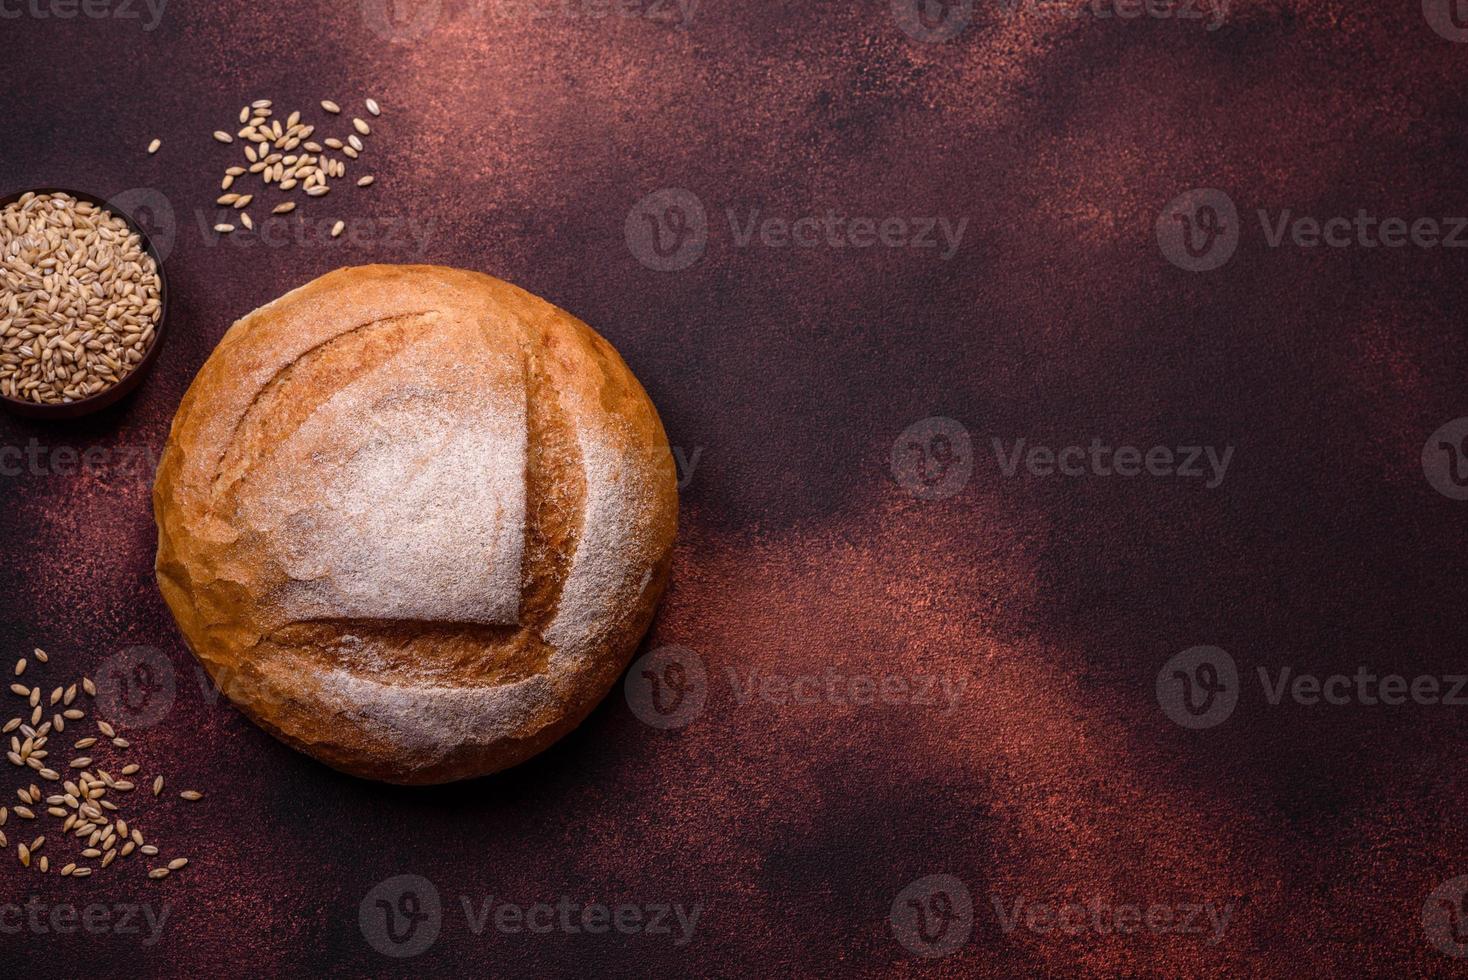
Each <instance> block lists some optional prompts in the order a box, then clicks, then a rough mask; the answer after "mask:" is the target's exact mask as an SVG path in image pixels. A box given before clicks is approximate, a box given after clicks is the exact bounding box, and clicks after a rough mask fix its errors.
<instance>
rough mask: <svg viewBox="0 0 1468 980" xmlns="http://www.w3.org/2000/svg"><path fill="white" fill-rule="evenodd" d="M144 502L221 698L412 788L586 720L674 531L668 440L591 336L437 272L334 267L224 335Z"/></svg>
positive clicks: (332, 761) (185, 619)
mask: <svg viewBox="0 0 1468 980" xmlns="http://www.w3.org/2000/svg"><path fill="white" fill-rule="evenodd" d="M153 500H154V512H155V516H156V518H157V522H158V530H159V543H158V560H157V572H158V581H159V585H160V587H161V589H162V592H163V595H164V598H165V599H166V600H167V602H168V605H169V608H170V609H171V610H172V611H173V614H174V616H175V618H176V619H177V621H178V624H179V627H180V629H181V630H182V632H183V635H184V637H185V639H186V640H187V642H188V644H189V647H190V648H191V649H192V650H193V652H194V654H195V655H196V656H197V657H198V658H199V660H200V662H202V663H203V665H204V667H205V668H206V669H207V670H208V671H209V674H210V676H211V677H212V678H213V679H214V681H215V683H216V684H218V685H219V687H220V688H221V690H223V691H224V692H225V694H226V695H227V696H229V698H230V699H231V700H232V701H233V702H234V703H235V704H236V705H237V706H238V707H239V708H240V709H241V710H242V711H244V712H245V713H246V714H247V715H248V716H249V717H250V718H252V719H253V720H254V721H255V722H257V723H258V724H259V725H261V726H262V727H264V728H265V729H266V730H268V731H270V732H271V733H272V734H274V735H276V736H277V737H278V738H280V739H281V740H283V741H285V742H287V743H288V744H290V745H293V746H295V747H296V748H299V749H301V750H302V751H305V752H307V753H309V754H311V755H313V756H315V757H316V758H318V759H320V760H321V761H323V762H325V763H327V764H328V765H331V766H333V767H335V768H337V769H340V770H343V771H345V772H349V773H353V774H355V775H359V776H363V777H367V778H372V779H381V780H386V781H389V782H396V783H406V784H426V783H441V782H448V781H452V780H456V779H463V778H467V777H472V776H477V775H483V774H487V773H491V772H496V771H498V770H500V769H504V768H506V767H508V766H512V765H515V764H516V763H518V762H521V761H523V760H525V759H527V758H529V757H530V756H532V755H534V754H536V753H537V752H540V751H541V750H542V749H544V748H546V747H547V746H549V745H550V744H551V743H553V742H554V741H556V740H557V739H559V738H560V737H561V736H562V735H564V734H566V733H567V732H569V731H570V730H571V729H572V728H574V727H575V726H576V725H577V724H578V723H580V721H581V720H582V719H583V718H584V717H585V716H586V715H587V714H588V713H589V712H590V711H591V709H592V708H593V707H595V705H596V704H597V703H598V702H599V701H600V700H601V699H602V698H603V697H604V696H605V695H606V693H607V691H608V690H609V689H610V687H611V685H612V684H613V683H614V682H615V681H616V678H617V677H618V675H619V674H620V673H621V672H622V671H623V670H624V669H625V668H626V665H627V661H628V660H629V659H630V656H631V654H632V652H633V649H634V648H635V646H636V644H637V642H638V640H639V639H640V638H641V636H642V634H643V633H644V632H645V631H646V629H647V626H648V624H649V622H650V621H651V619H652V615H653V611H654V608H655V606H656V604H657V601H658V599H659V597H660V596H661V594H662V591H663V587H664V585H665V584H666V580H667V574H668V567H669V562H670V555H671V551H672V543H673V536H674V532H675V529H676V524H677V492H676V480H675V475H674V469H673V462H672V458H671V455H670V453H669V451H668V444H667V437H666V435H665V434H664V432H663V427H662V423H661V421H660V420H659V419H658V415H657V412H656V410H655V409H654V408H653V405H652V403H651V401H650V400H649V399H648V397H647V394H646V393H645V392H644V391H643V389H642V386H641V385H640V384H639V383H638V381H637V379H636V378H635V377H634V376H633V375H632V373H631V371H630V370H628V368H627V366H626V364H625V363H623V361H622V359H621V357H619V356H618V354H617V352H616V351H615V350H613V349H612V347H611V345H609V344H608V343H607V342H606V341H605V340H603V339H602V338H601V337H600V336H598V335H597V334H596V333H595V332H594V331H592V330H591V329H590V328H589V327H587V326H586V325H585V324H583V323H581V322H580V321H579V320H576V319H575V318H574V317H572V316H570V315H569V314H567V313H565V312H564V311H562V310H559V309H557V308H556V307H554V306H552V305H550V304H549V303H546V302H545V301H544V300H541V299H538V298H537V297H535V296H532V295H530V294H529V293H526V292H525V291H523V290H521V289H518V288H516V287H515V286H512V285H510V284H508V283H505V282H501V281H500V280H497V279H493V278H491V277H489V276H484V275H480V274H477V273H471V272H463V271H458V270H453V269H445V268H440V267H434V266H366V267H361V268H352V269H341V270H338V271H336V272H333V273H331V274H329V275H326V276H323V277H322V278H320V279H317V280H316V281H315V282H312V283H309V284H307V285H306V286H303V287H302V288H300V289H298V290H295V291H294V292H292V293H290V294H288V295H286V296H284V297H282V298H281V299H279V300H276V301H275V302H273V303H271V304H269V305H267V306H265V307H262V308H261V309H259V310H256V311H255V312H254V313H252V314H250V315H249V316H247V317H245V318H244V319H242V320H240V321H239V322H238V323H236V324H235V325H234V326H233V327H232V328H231V329H230V330H229V332H228V333H227V334H226V335H225V337H224V339H223V340H222V341H221V342H220V344H219V346H218V348H217V349H216V350H215V351H214V353H213V354H212V355H211V356H210V358H209V360H208V361H207V362H206V363H205V365H204V367H203V368H202V369H201V370H200V372H199V375H198V377H197V378H195V380H194V383H193V385H192V386H191V387H190V388H189V391H188V393H187V394H186V395H185V397H184V399H183V402H182V404H181V405H180V407H179V410H178V413H177V415H176V416H175V418H174V421H173V428H172V431H171V433H170V436H169V440H168V445H167V447H166V449H165V451H164V454H163V458H162V461H161V463H160V466H159V470H158V477H157V481H156V484H155V486H154V492H153Z"/></svg>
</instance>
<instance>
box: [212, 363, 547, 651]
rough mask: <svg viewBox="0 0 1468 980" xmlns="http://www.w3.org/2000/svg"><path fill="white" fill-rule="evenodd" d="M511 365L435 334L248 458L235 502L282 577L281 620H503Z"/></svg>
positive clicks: (506, 619)
mask: <svg viewBox="0 0 1468 980" xmlns="http://www.w3.org/2000/svg"><path fill="white" fill-rule="evenodd" d="M518 371H519V367H518V362H516V361H515V360H513V359H509V358H506V357H505V356H503V355H498V356H497V355H495V354H494V353H493V352H490V351H487V350H485V349H484V348H483V347H482V346H480V347H477V349H465V345H464V344H462V343H455V342H454V338H453V337H452V336H451V335H446V334H445V335H440V336H438V337H436V338H434V339H433V340H429V341H425V342H423V343H420V344H416V345H414V346H413V347H410V348H409V349H408V350H406V351H404V352H402V353H401V354H399V355H398V356H397V357H395V358H393V359H392V360H391V361H389V362H388V363H386V364H384V365H382V366H381V367H380V368H378V369H377V370H374V371H372V372H370V373H368V374H366V375H364V376H362V377H360V378H358V379H357V380H356V381H354V382H353V383H352V384H350V385H349V386H348V387H346V388H343V389H342V390H341V391H339V392H337V393H336V394H335V395H333V396H332V397H331V398H329V399H327V400H326V401H325V402H323V403H322V405H321V406H320V407H319V408H317V409H316V411H315V412H313V413H312V414H311V416H310V417H309V418H308V419H307V420H306V421H305V422H304V423H303V424H302V425H300V426H299V427H298V428H297V429H296V430H295V432H294V433H293V434H292V435H291V437H290V438H289V439H287V440H286V441H285V442H284V443H283V444H282V445H280V446H279V447H277V449H276V451H275V452H274V454H273V455H271V456H270V457H269V458H268V459H266V460H265V461H263V462H262V463H260V464H258V465H257V466H256V468H255V469H254V470H253V471H252V472H251V473H250V474H249V478H248V479H247V480H246V483H245V486H244V487H243V488H242V490H241V492H240V497H239V499H240V511H239V512H240V515H241V517H243V518H244V519H245V520H246V521H247V522H248V523H249V524H250V525H251V526H253V527H255V528H257V529H258V530H259V531H260V532H261V533H262V536H263V538H264V540H265V542H266V543H267V547H268V549H269V552H270V556H271V557H272V558H274V559H275V560H277V561H279V562H280V564H281V566H282V568H283V569H284V571H285V573H286V576H287V577H288V581H287V582H286V584H285V587H284V589H283V593H282V595H281V597H280V600H279V601H280V607H281V611H282V613H283V615H284V617H285V618H286V619H287V621H300V620H310V619H318V618H342V619H354V618H355V619H372V620H386V619H406V620H425V621H440V622H462V623H484V624H490V625H498V624H506V625H507V624H513V623H515V622H516V621H517V617H518V613H519V602H520V563H521V555H522V552H523V548H524V541H525V479H524V471H525V458H526V429H525V403H524V394H523V392H524V388H523V384H522V383H521V382H520V380H519V378H518V377H517V373H518Z"/></svg>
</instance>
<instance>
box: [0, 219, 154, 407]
mask: <svg viewBox="0 0 1468 980" xmlns="http://www.w3.org/2000/svg"><path fill="white" fill-rule="evenodd" d="M162 315H163V283H162V275H161V273H160V272H159V269H158V264H157V262H156V261H155V260H154V257H153V256H152V255H151V254H150V253H149V251H148V248H147V246H146V244H145V242H144V241H143V239H142V237H141V236H140V235H139V234H138V233H137V232H136V231H134V230H133V229H132V228H131V227H130V226H129V225H128V223H127V222H126V221H125V220H124V219H123V218H121V217H119V216H118V215H116V214H114V213H113V212H111V211H108V210H107V209H106V208H105V207H102V206H101V205H99V204H96V203H94V202H91V201H84V200H79V199H77V198H76V197H74V196H72V195H71V194H67V193H64V192H51V193H35V192H32V193H28V194H24V195H22V196H21V197H19V198H18V199H17V200H15V201H14V202H13V203H11V204H8V205H6V206H5V207H4V208H3V209H0V396H4V397H5V398H8V399H11V400H13V401H15V402H21V403H30V404H34V405H38V406H41V405H65V404H69V403H74V402H80V401H83V400H85V399H89V398H93V397H96V396H99V395H101V394H102V393H103V392H105V391H107V390H109V389H111V388H114V387H116V386H118V385H120V384H122V383H123V381H124V380H125V379H127V378H128V376H129V375H131V374H132V373H133V372H134V371H135V370H137V368H138V366H139V365H140V364H141V363H142V362H143V360H144V358H145V357H146V355H147V354H148V352H149V349H150V348H151V347H152V345H153V344H154V343H155V342H156V340H157V336H158V327H159V323H160V321H161V319H162Z"/></svg>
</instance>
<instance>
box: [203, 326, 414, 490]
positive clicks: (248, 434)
mask: <svg viewBox="0 0 1468 980" xmlns="http://www.w3.org/2000/svg"><path fill="white" fill-rule="evenodd" d="M436 315H437V311H435V310H423V311H421V312H417V313H400V314H396V315H394V316H388V317H383V318H381V319H378V320H369V321H367V322H366V323H360V324H358V325H357V326H355V327H353V328H351V329H350V330H344V331H342V332H341V333H339V334H336V335H335V336H333V337H330V338H328V339H326V340H323V341H322V342H321V343H319V344H317V345H316V346H314V347H310V348H308V349H307V350H305V351H304V352H302V353H301V355H300V356H299V357H297V358H296V359H295V360H293V361H291V362H290V363H289V364H287V365H285V366H284V367H282V368H281V369H280V370H279V371H276V372H275V374H273V375H272V376H271V378H270V380H269V381H267V382H265V384H263V385H261V386H260V390H259V391H257V392H255V394H254V396H253V397H252V398H251V399H250V403H249V404H248V405H246V406H245V409H244V411H242V412H240V416H239V418H238V419H237V420H236V421H235V424H234V428H233V429H232V430H231V431H230V434H229V438H228V440H226V441H225V443H224V446H225V448H224V451H223V452H221V453H220V454H219V459H218V460H217V461H216V463H215V466H214V479H213V480H212V481H211V483H210V495H209V506H208V509H207V511H206V515H207V516H213V514H214V512H215V510H216V506H217V504H218V503H219V498H220V497H221V496H222V495H223V494H225V493H226V492H228V490H229V489H230V488H232V487H233V486H234V484H235V483H236V482H238V481H239V480H240V479H243V478H244V476H245V474H246V473H247V472H248V471H249V464H250V463H251V462H252V460H248V459H245V458H243V457H244V454H245V452H246V450H247V449H248V448H250V447H251V446H252V445H254V444H255V443H256V442H258V441H263V440H266V439H269V440H270V441H272V442H280V441H282V440H284V439H287V438H289V437H290V435H291V433H292V432H294V431H295V429H296V427H297V426H299V424H300V422H303V421H305V419H306V418H307V417H308V416H309V414H310V413H309V412H307V413H303V414H301V415H299V416H298V418H299V421H298V422H297V423H296V425H293V426H289V427H285V426H282V427H279V428H274V429H272V428H271V427H270V424H271V422H272V421H273V420H278V419H279V417H280V414H279V413H278V412H275V411H273V409H274V408H275V407H276V405H275V403H276V402H277V401H278V400H279V398H278V397H277V396H278V394H279V392H280V391H281V390H282V389H284V388H285V387H286V386H287V385H288V384H289V383H290V382H292V381H294V380H295V379H296V378H297V376H305V377H304V378H303V380H304V381H305V382H306V383H305V384H303V385H298V386H296V387H297V388H301V389H303V390H301V391H293V392H292V395H293V396H294V397H295V398H297V399H303V400H304V402H303V401H300V400H298V401H296V404H297V405H300V404H303V403H305V404H310V403H311V402H312V400H314V404H315V405H320V404H321V403H323V402H325V401H326V400H328V399H329V398H331V396H332V395H333V394H335V392H336V391H337V390H338V389H339V388H342V387H345V386H346V385H348V384H351V383H352V381H354V380H355V379H356V378H357V377H360V376H361V375H364V374H366V373H368V372H369V371H371V370H372V369H373V368H374V367H375V366H376V357H377V356H378V355H379V353H380V351H378V350H374V346H376V347H378V348H380V347H383V346H391V341H392V340H394V339H399V340H404V341H406V340H407V339H408V338H407V334H408V333H409V331H410V329H411V328H412V327H414V326H419V325H420V323H421V321H422V320H423V319H425V318H428V319H432V318H434V317H435V316H436ZM378 334H382V335H384V336H382V337H380V338H379V337H378V336H377V335H378ZM379 340H380V341H381V343H378V344H376V345H374V341H379ZM352 344H357V345H358V346H359V348H360V349H358V350H355V351H352V352H351V356H350V359H349V360H347V361H346V363H347V364H349V365H350V366H351V367H352V368H354V369H355V370H354V371H352V372H351V373H348V372H345V371H342V370H341V369H340V368H339V367H332V368H330V369H328V368H327V366H326V361H327V359H328V358H327V355H328V354H332V353H335V352H337V351H338V350H340V349H344V348H348V347H349V346H351V345H352ZM343 353H344V354H345V351H343ZM312 382H314V383H312ZM313 407H314V406H313ZM254 429H258V430H259V431H258V432H255V433H253V436H252V430H254ZM231 461H233V462H231ZM226 481H227V483H228V485H227V486H221V484H224V483H226Z"/></svg>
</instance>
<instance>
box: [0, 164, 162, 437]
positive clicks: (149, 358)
mask: <svg viewBox="0 0 1468 980" xmlns="http://www.w3.org/2000/svg"><path fill="white" fill-rule="evenodd" d="M32 192H34V193H36V194H69V195H71V196H72V197H74V198H76V199H77V200H78V201H86V202H88V203H89V204H94V205H96V206H97V207H99V208H103V209H105V210H107V211H109V212H110V213H112V214H115V215H117V216H118V217H119V218H121V219H122V220H123V222H124V223H125V224H126V225H127V226H128V228H129V229H130V230H131V231H133V232H134V233H135V234H136V235H137V236H138V240H139V241H141V242H142V243H143V250H144V251H146V252H147V253H148V254H149V255H151V256H152V257H153V262H154V264H155V265H157V266H158V324H157V326H155V327H154V328H153V342H152V343H151V344H149V345H148V349H147V350H145V351H144V352H143V359H142V360H141V361H139V362H138V363H137V365H136V366H134V367H133V369H132V370H131V371H129V372H128V374H127V376H126V377H125V378H123V379H122V380H121V381H119V382H118V383H117V384H115V385H113V386H112V387H110V388H104V389H102V390H101V391H99V392H97V393H96V394H95V395H89V396H87V397H86V398H80V399H78V400H76V401H74V402H60V403H57V404H54V405H50V404H47V405H38V404H36V403H35V402H30V401H21V400H20V399H17V398H10V397H8V396H6V395H4V394H0V406H3V407H4V408H5V409H6V410H8V411H10V412H12V413H14V414H16V415H21V416H24V417H26V418H33V419H74V418H80V417H81V416H83V415H91V414H92V413H93V412H100V411H101V410H102V409H104V408H107V407H108V406H109V405H114V404H116V403H117V402H119V401H121V400H122V399H123V398H126V397H127V396H128V395H129V394H130V393H131V392H132V391H133V389H135V388H137V386H138V385H139V384H141V383H142V381H143V375H145V374H147V373H148V371H149V370H151V369H152V367H153V362H154V361H156V360H157V359H158V351H159V349H160V348H161V347H162V346H163V335H164V332H165V327H166V325H167V323H168V278H167V277H166V276H165V274H164V271H163V262H162V260H161V259H160V258H159V257H158V250H157V249H156V248H155V247H154V246H153V240H152V239H151V238H149V237H148V233H147V232H145V231H144V230H143V229H142V227H141V226H139V225H138V223H137V222H136V221H134V220H133V216H132V215H130V214H128V213H126V212H125V211H122V210H120V209H119V208H117V207H116V206H115V205H112V204H109V203H107V202H106V201H104V200H102V199H101V198H100V197H96V196H95V195H92V194H84V193H82V192H81V191H74V190H71V189H70V188H67V187H37V188H32V189H31V190H24V191H18V192H17V193H15V194H11V195H9V196H7V197H3V198H0V208H6V207H9V206H10V205H12V204H14V203H15V202H17V201H19V200H20V199H21V198H22V197H25V196H26V195H27V194H29V193H32Z"/></svg>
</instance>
